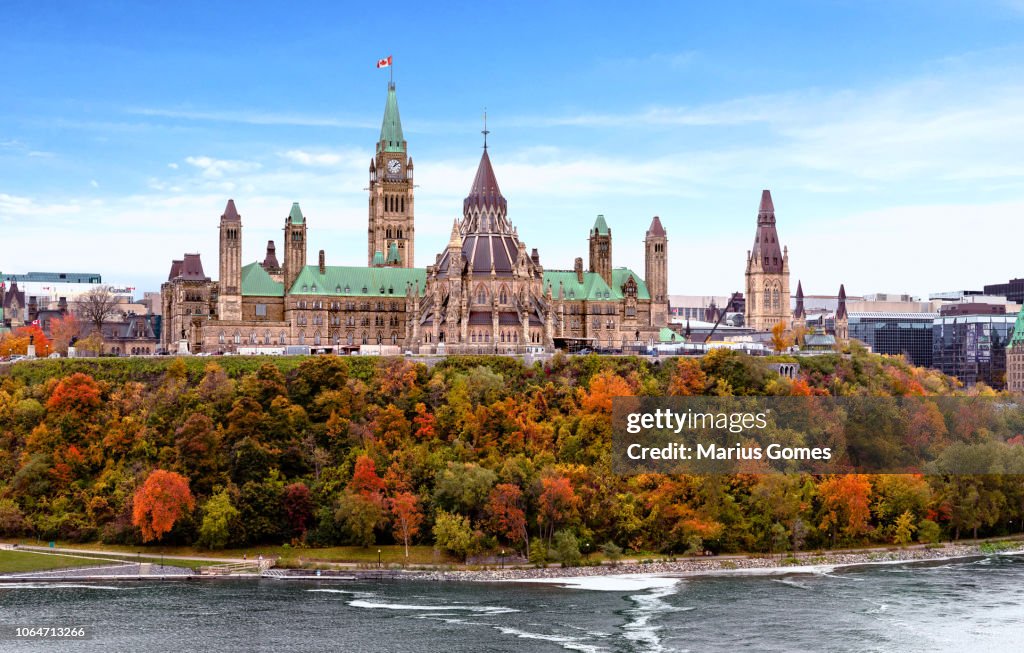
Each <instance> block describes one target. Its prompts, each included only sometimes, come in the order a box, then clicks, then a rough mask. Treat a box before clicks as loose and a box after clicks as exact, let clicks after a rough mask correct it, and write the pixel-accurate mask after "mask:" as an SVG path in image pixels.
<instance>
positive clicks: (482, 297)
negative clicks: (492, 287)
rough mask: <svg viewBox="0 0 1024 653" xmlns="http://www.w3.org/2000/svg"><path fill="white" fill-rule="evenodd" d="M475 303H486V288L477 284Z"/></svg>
mask: <svg viewBox="0 0 1024 653" xmlns="http://www.w3.org/2000/svg"><path fill="white" fill-rule="evenodd" d="M476 303H477V304H486V303H487V290H486V289H485V288H484V287H483V286H482V285H481V286H477V289H476Z"/></svg>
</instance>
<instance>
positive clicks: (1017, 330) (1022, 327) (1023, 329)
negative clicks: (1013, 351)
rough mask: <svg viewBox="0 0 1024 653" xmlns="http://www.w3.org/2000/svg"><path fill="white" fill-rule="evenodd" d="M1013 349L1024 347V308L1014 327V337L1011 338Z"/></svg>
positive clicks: (1018, 315)
mask: <svg viewBox="0 0 1024 653" xmlns="http://www.w3.org/2000/svg"><path fill="white" fill-rule="evenodd" d="M1010 346H1011V347H1024V308H1022V309H1021V310H1020V313H1018V314H1017V322H1016V323H1014V325H1013V335H1011V336H1010Z"/></svg>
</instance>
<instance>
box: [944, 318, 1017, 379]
mask: <svg viewBox="0 0 1024 653" xmlns="http://www.w3.org/2000/svg"><path fill="white" fill-rule="evenodd" d="M968 306H970V307H972V308H973V307H977V308H973V310H971V309H969V308H968ZM987 306H988V305H983V304H972V305H967V306H963V307H958V310H956V311H948V312H947V311H945V310H943V313H942V314H940V315H939V317H937V318H935V321H934V324H933V326H932V343H933V346H932V366H933V367H935V368H936V369H938V370H941V371H942V372H944V373H945V374H949V375H950V376H955V377H957V378H958V379H960V380H961V381H962V382H963V383H964V384H965V385H969V386H970V385H974V384H975V383H978V382H979V381H981V382H984V383H986V384H988V385H990V386H992V387H993V388H999V389H1001V388H1005V387H1006V347H1007V345H1008V344H1009V342H1010V337H1011V336H1012V335H1013V324H1014V321H1015V320H1016V319H1017V316H1016V315H1012V314H1011V315H1007V314H1006V313H1005V308H1004V307H992V308H993V309H1002V310H1003V311H1004V312H1001V313H1000V312H997V311H996V312H986V311H985V308H983V307H987Z"/></svg>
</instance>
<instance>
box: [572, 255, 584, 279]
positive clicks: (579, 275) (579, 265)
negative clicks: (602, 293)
mask: <svg viewBox="0 0 1024 653" xmlns="http://www.w3.org/2000/svg"><path fill="white" fill-rule="evenodd" d="M572 269H573V271H574V272H575V273H576V281H577V283H583V259H582V258H580V257H579V256H577V257H576V263H575V264H573V267H572Z"/></svg>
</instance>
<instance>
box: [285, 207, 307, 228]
mask: <svg viewBox="0 0 1024 653" xmlns="http://www.w3.org/2000/svg"><path fill="white" fill-rule="evenodd" d="M305 221H306V218H305V217H304V216H303V215H302V209H300V208H299V203H298V202H292V210H291V213H289V214H288V222H291V223H292V224H302V223H303V222H305Z"/></svg>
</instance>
